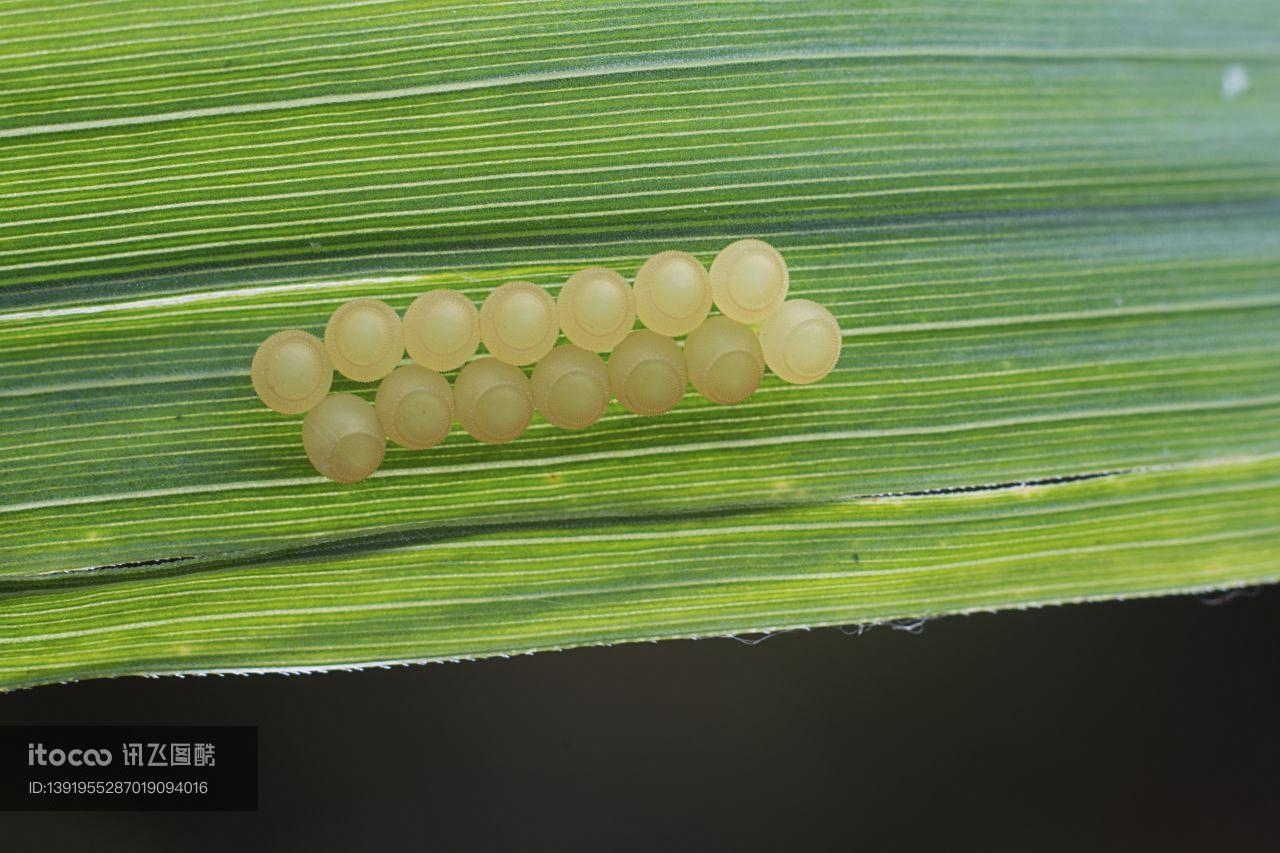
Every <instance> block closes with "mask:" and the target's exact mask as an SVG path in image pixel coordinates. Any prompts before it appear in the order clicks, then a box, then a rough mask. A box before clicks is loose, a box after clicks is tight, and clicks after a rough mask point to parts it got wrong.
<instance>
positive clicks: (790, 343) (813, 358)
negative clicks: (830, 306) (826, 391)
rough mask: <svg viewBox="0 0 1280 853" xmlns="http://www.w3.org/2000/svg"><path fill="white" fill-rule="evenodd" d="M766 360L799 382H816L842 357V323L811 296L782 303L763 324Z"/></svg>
mask: <svg viewBox="0 0 1280 853" xmlns="http://www.w3.org/2000/svg"><path fill="white" fill-rule="evenodd" d="M760 346H761V348H762V349H763V350H764V360H765V363H766V364H768V365H769V369H770V370H772V371H773V372H774V373H776V374H778V376H779V377H781V378H782V379H783V380H785V381H787V382H791V383H793V384H796V385H808V384H809V383H810V382H817V381H818V380H819V379H821V378H822V377H824V376H826V375H827V374H828V373H830V372H831V369H832V368H833V367H835V366H836V361H837V359H839V358H840V325H839V324H838V323H837V322H836V318H835V317H833V316H832V315H831V312H830V311H828V310H827V309H826V308H823V307H822V306H821V305H819V304H818V303H816V302H812V301H810V300H808V299H792V300H789V301H787V302H784V303H782V307H781V308H779V309H778V310H777V311H775V312H773V314H771V315H770V316H769V317H768V318H767V319H766V320H765V321H764V322H763V323H761V324H760Z"/></svg>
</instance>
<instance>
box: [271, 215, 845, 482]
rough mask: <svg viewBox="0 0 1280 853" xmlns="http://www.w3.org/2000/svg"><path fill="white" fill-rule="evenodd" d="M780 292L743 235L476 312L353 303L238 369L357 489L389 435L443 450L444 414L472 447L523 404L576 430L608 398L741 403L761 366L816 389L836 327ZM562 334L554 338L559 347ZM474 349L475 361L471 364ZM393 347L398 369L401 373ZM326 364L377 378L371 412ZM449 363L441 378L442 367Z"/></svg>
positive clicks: (511, 287) (325, 469) (449, 300)
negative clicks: (707, 254)
mask: <svg viewBox="0 0 1280 853" xmlns="http://www.w3.org/2000/svg"><path fill="white" fill-rule="evenodd" d="M789 286H790V276H789V273H788V270H787V263H786V261H785V260H784V259H783V257H782V255H781V254H780V253H779V252H778V250H777V249H775V248H774V247H773V246H770V245H769V244H768V243H765V242H764V241H762V240H752V239H748V240H738V241H737V242H735V243H732V244H730V245H729V246H727V247H725V248H724V249H723V250H722V251H721V252H720V253H719V254H718V255H717V256H716V258H715V260H714V261H713V262H712V264H711V268H710V270H708V269H707V267H705V266H703V264H702V262H701V261H700V260H698V258H696V257H695V256H693V255H691V254H689V253H687V252H681V251H675V250H671V251H666V252H660V253H658V254H656V255H654V256H653V257H651V258H649V259H648V260H647V261H645V262H644V264H643V265H642V266H641V267H640V269H639V271H638V272H637V273H636V277H635V282H634V285H633V284H632V283H629V282H628V281H627V280H626V279H625V278H623V277H622V276H621V275H619V274H618V273H617V272H614V271H613V270H609V269H605V268H603V267H589V268H587V269H584V270H580V271H579V272H576V273H574V274H573V275H572V276H570V277H569V279H568V280H567V281H566V282H565V283H564V285H563V286H561V288H560V290H559V294H558V296H557V297H556V298H552V295H551V294H550V293H549V292H548V291H547V290H546V289H545V288H543V287H540V286H538V285H536V284H532V283H530V282H527V281H513V282H508V283H507V284H504V285H502V286H500V287H497V288H495V289H494V290H493V291H492V292H491V293H490V294H489V296H488V297H487V298H486V299H485V300H484V303H483V304H482V305H481V306H480V308H479V310H477V309H476V306H475V305H474V304H473V303H472V302H471V300H470V299H468V298H467V297H466V296H465V295H464V294H462V293H458V292H457V291H453V290H445V289H440V290H433V291H430V292H428V293H425V294H423V295H422V296H419V297H418V298H417V299H415V300H414V301H413V303H412V304H410V305H409V308H408V310H406V311H405V314H404V318H403V320H402V319H401V318H400V315H398V314H397V313H396V312H395V310H394V309H393V308H391V306H389V305H387V304H386V303H385V302H381V301H379V300H377V299H367V298H360V299H352V300H350V301H349V302H346V303H344V304H343V305H341V306H339V307H338V309H337V310H336V311H334V312H333V315H332V316H331V317H330V318H329V322H328V324H327V325H326V326H325V330H324V339H323V341H321V340H320V339H319V338H317V337H316V336H314V335H312V334H310V333H309V332H306V331H303V330H301V329H286V330H284V331H281V332H276V333H275V334H273V335H271V336H270V337H269V338H267V339H266V340H265V341H263V343H262V344H261V346H259V347H258V350H257V352H256V353H255V354H254V357H253V366H252V368H251V371H250V372H251V378H252V381H253V389H254V391H255V392H256V393H257V395H258V397H259V399H261V400H262V402H263V403H265V404H266V405H267V407H268V408H270V409H272V410H273V411H276V412H280V413H281V414H287V415H298V414H304V413H305V417H304V418H303V421H302V444H303V449H304V450H305V452H306V455H307V458H308V459H309V460H310V461H311V464H312V465H313V466H314V467H315V469H316V470H317V471H319V472H320V473H321V474H323V475H324V476H326V477H328V478H329V479H331V480H335V481H337V482H340V483H354V482H358V481H359V480H363V479H364V478H366V477H368V476H369V475H370V474H372V473H373V472H374V471H376V470H377V468H378V466H379V465H380V464H382V459H383V456H384V454H385V453H386V442H387V439H388V438H389V439H391V440H392V441H393V442H395V443H396V444H399V445H401V446H402V447H406V448H410V449H414V450H423V449H426V448H429V447H434V446H436V445H437V444H439V443H440V442H442V441H444V439H445V437H446V436H447V435H448V434H449V431H450V430H451V429H452V428H453V424H454V421H455V420H456V421H457V422H458V423H460V424H461V425H462V428H463V429H464V430H465V431H466V432H467V433H468V434H469V435H470V436H471V437H472V438H475V439H476V440H478V441H482V442H486V443H490V444H499V443H502V442H507V441H512V440H514V439H516V438H519V437H520V435H521V434H523V433H524V431H525V429H526V428H527V427H528V426H529V422H530V421H531V420H532V418H533V414H534V412H535V411H536V412H537V413H538V414H540V415H541V416H542V418H543V419H544V420H546V421H547V422H548V423H551V424H553V425H555V426H557V427H560V428H562V429H571V430H578V429H584V428H586V427H588V426H590V425H591V424H593V423H595V422H596V421H597V420H599V419H600V417H601V416H602V415H603V414H604V412H605V409H606V408H607V407H608V405H609V401H610V400H612V399H616V400H617V401H618V403H619V404H620V405H621V406H622V407H623V408H624V409H626V410H627V411H629V412H633V413H635V414H638V415H660V414H663V413H664V412H668V411H670V410H671V409H673V408H675V406H676V405H677V404H678V403H679V402H680V400H681V399H682V398H683V397H684V394H685V389H686V387H687V386H688V385H689V384H692V385H693V387H694V389H695V390H696V391H697V392H698V393H699V394H701V395H702V396H703V397H705V398H706V399H708V400H710V401H712V402H715V403H726V404H732V403H740V402H742V401H743V400H745V399H747V398H748V397H750V396H751V395H752V394H753V393H754V392H755V390H756V389H757V388H758V387H759V386H760V382H761V380H762V378H763V377H764V372H765V368H766V367H767V368H768V369H769V370H770V371H772V372H773V373H774V374H776V375H777V376H778V377H779V378H780V379H782V380H783V381H785V382H790V383H793V384H809V383H811V382H816V381H818V380H819V379H822V378H823V377H824V376H826V375H827V374H828V373H830V372H831V370H832V368H834V367H835V364H836V361H837V360H838V359H839V357H840V327H839V325H838V324H837V323H836V319H835V317H833V316H832V315H831V312H830V311H828V310H827V309H826V308H824V307H822V306H821V305H819V304H818V303H816V302H813V301H812V300H809V299H791V300H788V299H787V290H788V288H789ZM713 307H714V308H716V309H718V310H719V313H718V314H712V313H711V311H712V308H713ZM637 318H638V319H639V321H640V324H641V326H643V328H636V320H637ZM561 333H563V335H564V338H565V339H567V342H565V343H559V345H557V343H558V342H559V341H560V337H561ZM681 336H685V339H684V342H683V346H682V345H681V344H680V343H678V342H677V341H676V340H675V339H676V338H677V337H681ZM482 343H483V344H484V348H485V350H487V353H488V354H487V355H484V356H482V357H480V358H476V357H475V356H476V353H477V352H478V351H479V348H480V345H481V344H482ZM406 350H407V351H408V354H409V358H410V360H411V363H409V364H401V362H402V361H403V360H404V355H405V352H406ZM600 353H607V354H608V361H607V362H606V361H605V359H604V358H602V357H601V356H600ZM529 365H532V369H531V373H529V374H526V373H525V370H524V369H523V368H524V367H526V366H529ZM459 368H461V369H460V370H459ZM334 370H337V371H338V372H339V373H341V374H342V375H343V376H345V377H347V378H348V379H352V380H355V381H357V382H379V386H378V389H377V394H376V396H375V398H374V402H373V404H370V403H368V402H366V401H365V400H363V399H361V398H360V397H358V396H356V395H354V394H349V393H337V394H330V393H329V391H330V388H331V386H332V384H333V372H334ZM453 370H458V374H457V376H456V377H455V378H454V380H453V383H452V385H450V382H449V380H448V379H446V378H445V377H444V376H443V375H442V374H444V373H446V372H449V371H453Z"/></svg>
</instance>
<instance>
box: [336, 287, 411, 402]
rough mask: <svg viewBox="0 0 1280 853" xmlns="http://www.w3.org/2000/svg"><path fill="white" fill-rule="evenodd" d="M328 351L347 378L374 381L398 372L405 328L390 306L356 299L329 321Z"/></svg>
mask: <svg viewBox="0 0 1280 853" xmlns="http://www.w3.org/2000/svg"><path fill="white" fill-rule="evenodd" d="M324 348H325V349H326V350H327V351H328V353H329V360H330V361H332V362H333V366H334V367H336V368H337V369H338V372H339V373H341V374H342V375H343V376H345V377H347V378H348V379H354V380H356V381H357V382H372V381H374V380H375V379H381V378H382V377H384V376H386V375H387V374H388V373H390V372H391V371H392V370H394V369H395V366H396V365H397V364H399V363H400V359H401V358H403V357H404V328H403V326H402V324H401V323H400V317H399V315H398V314H396V312H395V311H394V310H392V308H391V306H390V305H388V304H387V303H385V302H381V301H379V300H377V299H352V300H351V301H350V302H346V303H343V304H342V305H341V306H339V307H338V310H337V311H334V312H333V316H331V317H330V318H329V324H328V325H327V326H325V329H324Z"/></svg>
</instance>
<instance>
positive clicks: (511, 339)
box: [480, 281, 560, 364]
mask: <svg viewBox="0 0 1280 853" xmlns="http://www.w3.org/2000/svg"><path fill="white" fill-rule="evenodd" d="M559 336H560V323H559V320H558V319H557V317H556V302H555V300H554V299H552V298H551V294H549V293H547V291H546V289H545V288H542V287H538V285H536V284H531V283H530V282H527V281H511V282H507V283H506V284H504V285H502V286H501V287H496V288H494V289H493V292H492V293H490V294H489V296H488V298H487V299H485V301H484V305H482V306H480V339H481V340H482V341H484V345H485V348H486V349H487V350H489V353H490V354H491V355H492V356H493V357H494V358H496V359H498V360H499V361H505V362H506V363H508V364H532V363H533V362H535V361H537V360H538V359H540V358H542V357H543V356H544V355H546V354H547V353H549V352H550V351H551V348H552V347H553V346H555V343H556V338H557V337H559Z"/></svg>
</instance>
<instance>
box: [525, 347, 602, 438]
mask: <svg viewBox="0 0 1280 853" xmlns="http://www.w3.org/2000/svg"><path fill="white" fill-rule="evenodd" d="M530 384H531V385H532V386H533V405H534V408H536V409H537V410H538V412H539V413H540V414H541V415H542V416H543V417H544V418H546V419H547V421H549V422H550V423H552V424H555V425H556V426H558V427H561V428H562V429H583V428H584V427H588V426H591V424H593V423H595V422H596V421H598V420H600V416H601V415H603V414H604V410H605V408H606V407H607V406H608V405H609V397H610V395H611V391H610V388H609V371H608V370H607V369H606V368H605V365H604V361H602V360H601V358H600V356H598V355H596V354H595V353H593V352H588V351H587V350H584V349H582V348H581V347H578V346H575V345H573V344H562V345H560V346H558V347H556V348H555V349H553V350H552V351H551V352H549V353H547V354H546V355H545V356H544V357H543V358H542V359H541V360H539V361H538V363H537V364H535V365H534V366H533V375H532V376H531V377H530Z"/></svg>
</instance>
